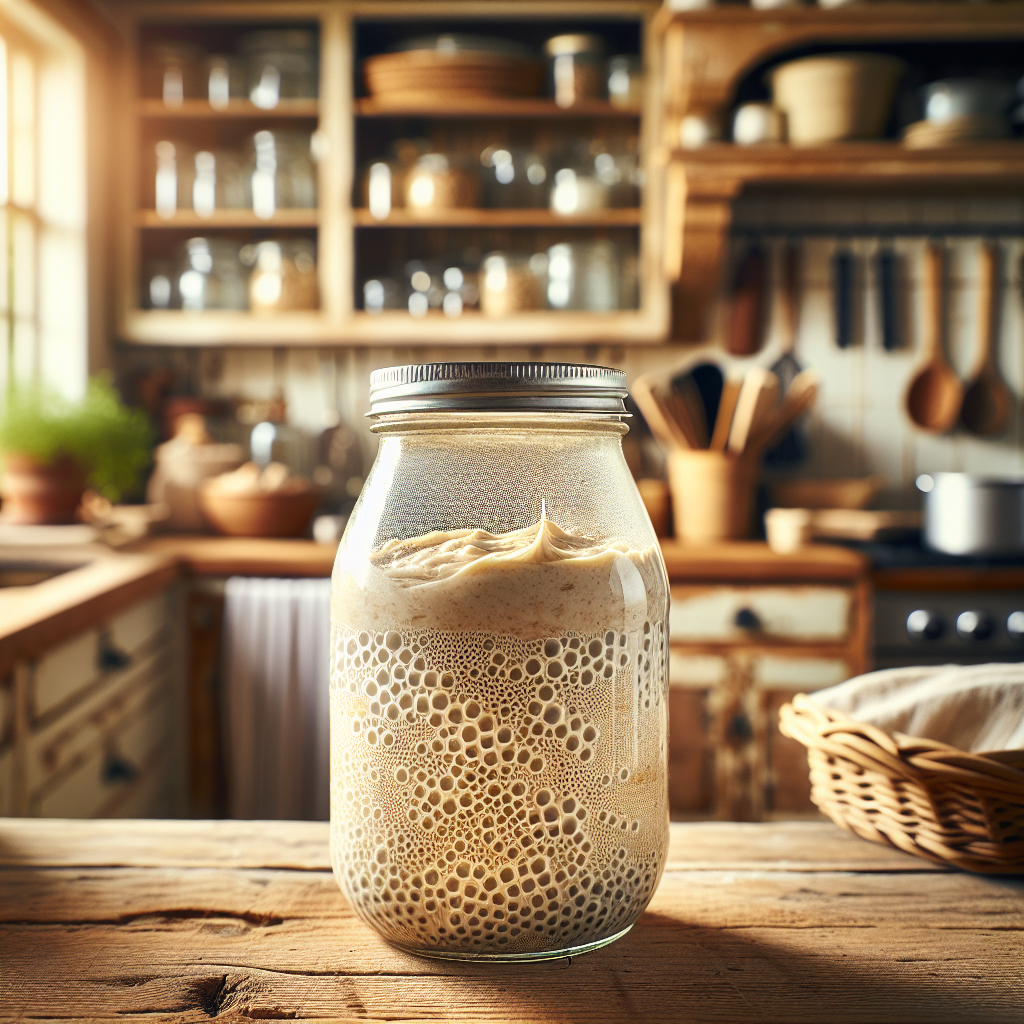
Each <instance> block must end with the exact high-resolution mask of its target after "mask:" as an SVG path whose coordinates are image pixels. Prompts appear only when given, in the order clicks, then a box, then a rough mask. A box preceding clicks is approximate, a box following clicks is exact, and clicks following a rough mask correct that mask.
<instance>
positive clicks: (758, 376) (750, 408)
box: [729, 366, 779, 455]
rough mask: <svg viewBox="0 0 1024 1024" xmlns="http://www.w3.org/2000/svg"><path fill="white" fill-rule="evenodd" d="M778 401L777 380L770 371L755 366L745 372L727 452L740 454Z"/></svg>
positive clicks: (764, 422)
mask: <svg viewBox="0 0 1024 1024" xmlns="http://www.w3.org/2000/svg"><path fill="white" fill-rule="evenodd" d="M778 401H779V379H778V377H776V376H775V374H774V373H772V372H771V370H765V369H763V368H762V367H760V366H755V367H753V368H752V369H750V370H749V371H748V372H747V376H746V377H745V378H744V380H743V386H742V387H741V388H740V396H739V399H738V400H737V402H736V412H735V414H734V416H733V419H732V428H731V429H730V431H729V451H731V452H735V453H736V454H737V455H739V454H740V453H741V452H743V451H744V449H745V448H746V447H747V444H748V443H749V441H750V440H751V438H752V436H753V433H754V429H755V427H756V425H757V424H762V426H763V425H765V424H766V422H767V418H768V417H769V416H770V414H771V412H772V410H774V409H775V407H776V406H777V405H778Z"/></svg>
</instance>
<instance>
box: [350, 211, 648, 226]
mask: <svg viewBox="0 0 1024 1024" xmlns="http://www.w3.org/2000/svg"><path fill="white" fill-rule="evenodd" d="M353 214H354V218H355V224H356V227H360V228H438V227H446V228H574V227H584V228H589V227H607V228H613V227H614V228H617V227H626V228H630V227H637V226H639V224H640V210H638V209H632V208H631V209H613V210H595V211H593V212H592V213H581V214H576V215H572V216H566V215H564V214H560V213H554V212H553V211H551V210H545V209H529V210H513V209H502V210H480V209H468V210H437V211H433V212H431V213H429V214H426V213H412V212H410V211H409V210H392V211H391V213H390V214H388V216H387V217H385V218H384V219H383V220H378V219H377V218H376V217H374V216H373V215H372V214H371V213H370V211H369V210H354V211H353Z"/></svg>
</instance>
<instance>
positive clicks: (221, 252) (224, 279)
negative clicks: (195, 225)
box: [177, 238, 249, 312]
mask: <svg viewBox="0 0 1024 1024" xmlns="http://www.w3.org/2000/svg"><path fill="white" fill-rule="evenodd" d="M248 276H249V275H248V272H247V270H246V268H245V267H244V266H243V265H242V261H241V259H240V258H239V245H238V243H237V242H232V241H231V240H230V239H228V238H190V239H189V240H188V241H187V242H186V243H185V250H184V253H183V255H182V260H181V263H180V270H179V274H178V288H177V293H178V295H180V297H181V308H182V309H186V310H192V311H194V312H198V311H201V310H206V309H248V308H249V294H248V293H249V289H248Z"/></svg>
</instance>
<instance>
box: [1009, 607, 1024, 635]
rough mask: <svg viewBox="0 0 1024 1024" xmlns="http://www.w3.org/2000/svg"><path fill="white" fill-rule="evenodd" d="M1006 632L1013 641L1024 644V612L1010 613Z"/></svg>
mask: <svg viewBox="0 0 1024 1024" xmlns="http://www.w3.org/2000/svg"><path fill="white" fill-rule="evenodd" d="M1006 632H1007V633H1009V634H1010V639H1011V640H1016V641H1018V642H1024V612H1010V614H1009V615H1007V616H1006Z"/></svg>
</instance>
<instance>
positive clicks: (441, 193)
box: [405, 153, 480, 216]
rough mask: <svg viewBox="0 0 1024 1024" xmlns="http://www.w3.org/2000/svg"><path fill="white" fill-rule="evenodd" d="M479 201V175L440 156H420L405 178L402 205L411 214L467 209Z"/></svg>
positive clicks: (446, 157)
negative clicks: (403, 203)
mask: <svg viewBox="0 0 1024 1024" xmlns="http://www.w3.org/2000/svg"><path fill="white" fill-rule="evenodd" d="M479 200H480V177H479V175H478V174H475V173H473V172H471V171H469V170H468V169H467V168H466V167H465V166H463V162H462V161H460V160H459V159H457V158H455V157H450V156H448V155H446V154H444V153H424V154H423V156H421V157H420V158H419V159H418V160H417V161H416V164H415V166H414V167H413V168H412V169H411V170H410V171H409V172H408V174H406V176H405V206H406V209H408V210H409V211H410V212H411V213H414V214H422V215H424V216H429V215H430V214H431V213H432V212H433V211H435V210H459V209H466V208H471V207H475V206H476V205H477V204H478V203H479Z"/></svg>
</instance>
